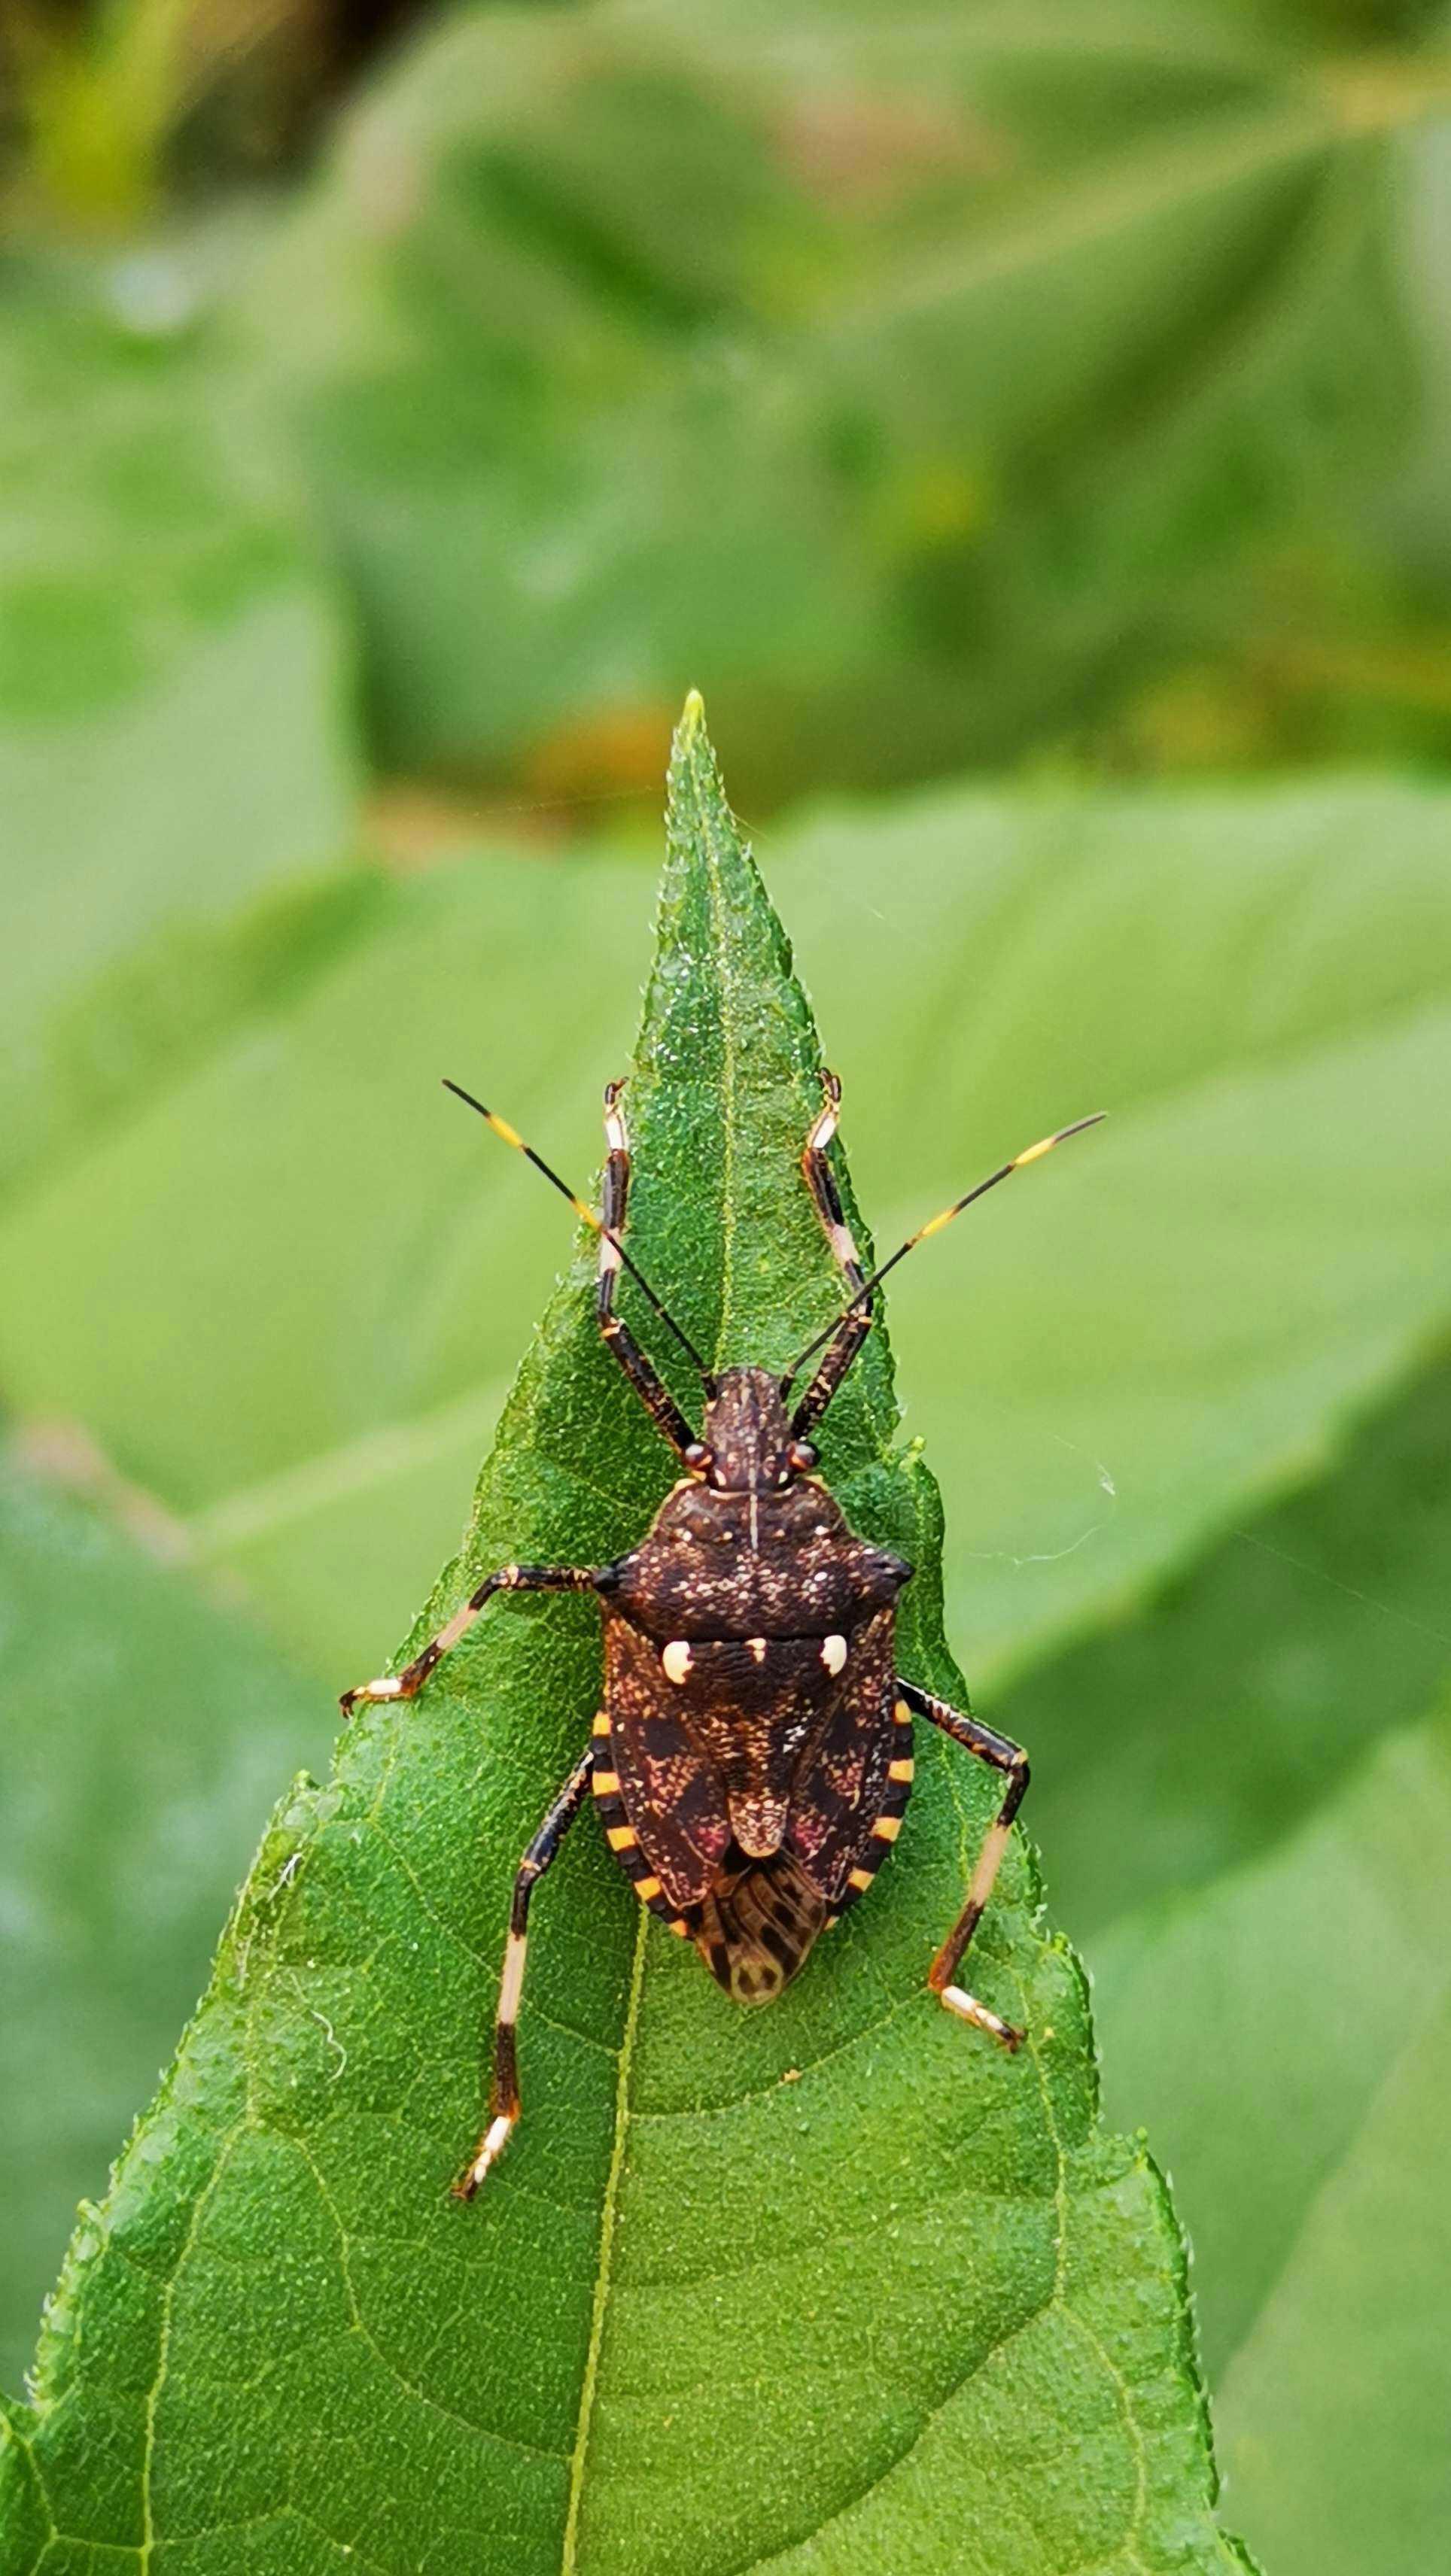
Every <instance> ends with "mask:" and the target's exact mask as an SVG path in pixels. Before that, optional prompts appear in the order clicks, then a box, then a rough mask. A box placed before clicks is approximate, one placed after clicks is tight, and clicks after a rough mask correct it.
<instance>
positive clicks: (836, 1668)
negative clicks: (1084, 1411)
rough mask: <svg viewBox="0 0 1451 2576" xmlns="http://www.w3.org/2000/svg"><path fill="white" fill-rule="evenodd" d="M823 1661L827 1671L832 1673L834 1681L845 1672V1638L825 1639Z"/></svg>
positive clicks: (822, 1647)
mask: <svg viewBox="0 0 1451 2576" xmlns="http://www.w3.org/2000/svg"><path fill="white" fill-rule="evenodd" d="M821 1660H822V1662H823V1663H824V1664H825V1666H826V1669H827V1671H828V1672H829V1673H830V1675H831V1677H832V1679H833V1681H834V1680H835V1679H836V1676H837V1674H838V1673H839V1672H842V1671H844V1669H845V1666H846V1639H845V1637H823V1638H822V1640H821Z"/></svg>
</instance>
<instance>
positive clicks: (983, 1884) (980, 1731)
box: [897, 1681, 1028, 2049]
mask: <svg viewBox="0 0 1451 2576" xmlns="http://www.w3.org/2000/svg"><path fill="white" fill-rule="evenodd" d="M897 1688H898V1690H899V1691H900V1692H901V1694H902V1697H903V1699H904V1700H905V1701H906V1702H907V1705H908V1707H909V1708H913V1709H915V1710H916V1711H917V1714H918V1715H919V1717H930V1718H931V1720H932V1723H933V1725H934V1726H940V1727H941V1728H942V1731H943V1733H944V1734H945V1735H950V1736H951V1737H952V1738H953V1740H954V1742H955V1743H957V1744H962V1745H965V1746H966V1748H967V1750H968V1752H969V1753H975V1754H976V1755H977V1758H978V1760H979V1761H980V1762H990V1763H991V1764H992V1767H993V1769H994V1770H995V1771H1002V1772H1005V1773H1006V1774H1007V1783H1008V1785H1007V1788H1006V1790H1005V1791H1004V1793H1003V1803H1002V1805H1001V1806H1000V1807H999V1809H998V1812H997V1814H996V1815H995V1816H994V1818H993V1821H992V1823H991V1824H990V1825H989V1827H988V1829H987V1832H986V1833H985V1834H984V1836H983V1838H982V1849H981V1851H980V1852H979V1853H978V1856H977V1865H976V1867H975V1868H974V1870H973V1873H972V1877H971V1879H970V1880H969V1882H968V1890H967V1896H966V1899H965V1901H964V1904H963V1908H962V1912H961V1913H960V1914H959V1916H958V1918H957V1921H956V1922H955V1923H954V1925H953V1927H952V1930H951V1931H950V1932H949V1933H948V1935H947V1938H946V1940H945V1941H944V1942H943V1944H942V1947H941V1949H940V1950H939V1951H938V1953H937V1956H936V1958H935V1959H934V1960H933V1962H932V1965H931V1967H930V1968H929V1969H928V1971H927V1983H928V1984H929V1986H930V1987H931V1988H932V1991H933V1993H934V1994H936V1995H938V1996H940V1998H941V2000H942V2002H943V2003H944V2004H945V2005H946V2006H947V2009H948V2011H949V2012H955V2013H957V2014H958V2015H959V2016H960V2017H961V2019H962V2020H963V2021H970V2022H974V2023H975V2024H976V2026H977V2028H978V2029H979V2030H985V2031H987V2032H989V2033H990V2035H991V2036H992V2038H994V2039H996V2040H1000V2041H1001V2043H1002V2045H1003V2047H1004V2048H1007V2049H1015V2048H1019V2047H1021V2045H1022V2041H1023V2033H1022V2032H1021V2031H1020V2030H1015V2029H1014V2028H1013V2026H1012V2024H1011V2022H1006V2021H1000V2020H999V2018H998V2016H997V2014H996V2013H995V2012H989V2010H988V2008H987V2006H986V2004H980V2003H979V2002H978V2001H977V1998H976V1996H975V1995H970V1994H967V1993H966V1992H965V1991H964V1989H963V1988H962V1987H961V1986H959V1985H955V1984H954V1983H953V1980H954V1978H955V1976H956V1974H957V1969H958V1964H959V1962H960V1960H961V1958H962V1954H963V1952H964V1950H965V1949H966V1948H967V1945H968V1943H969V1941H970V1940H971V1939H972V1936H973V1934H974V1932H975V1931H976V1930H977V1927H978V1924H979V1922H980V1921H981V1919H982V1915H983V1911H984V1908H985V1907H986V1905H987V1901H988V1898H989V1897H990V1896H991V1894H992V1892H993V1881H994V1880H995V1878H996V1877H997V1874H998V1868H999V1865H1000V1863H1001V1861H1002V1857H1003V1854H1004V1852H1005V1851H1006V1850H1007V1847H1008V1836H1009V1834H1010V1833H1011V1831H1012V1825H1013V1818H1014V1816H1015V1815H1016V1814H1017V1812H1018V1809H1019V1808H1020V1806H1021V1805H1022V1803H1023V1799H1024V1797H1025V1795H1026V1793H1027V1787H1028V1757H1027V1755H1026V1753H1025V1752H1024V1751H1023V1748H1022V1746H1021V1745H1020V1744H1013V1743H1011V1742H1010V1741H1009V1739H1008V1737H1007V1736H1006V1735H995V1734H994V1733H993V1730H992V1728H991V1727H990V1726H982V1725H980V1724H979V1723H978V1720H977V1719H976V1718H975V1717H966V1716H964V1715H963V1714H962V1712H961V1711H960V1710H958V1709H955V1708H949V1707H948V1704H947V1702H946V1700H943V1699H934V1698H933V1696H932V1693H931V1692H930V1691H925V1690H919V1689H918V1688H917V1685H916V1683H915V1682H904V1681H899V1682H898V1684H897Z"/></svg>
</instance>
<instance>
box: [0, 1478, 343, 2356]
mask: <svg viewBox="0 0 1451 2576" xmlns="http://www.w3.org/2000/svg"><path fill="white" fill-rule="evenodd" d="M132 1522H133V1526H132V1527H131V1528H129V1529H128V1528H126V1527H124V1526H121V1527H118V1526H114V1525H113V1524H112V1522H111V1521H110V1520H109V1519H108V1518H107V1517H106V1516H105V1515H104V1514H103V1513H102V1512H101V1511H99V1510H98V1509H96V1508H94V1507H92V1506H91V1505H89V1504H86V1503H83V1502H81V1501H78V1500H76V1499H75V1498H74V1497H72V1496H70V1495H68V1494H67V1493H66V1492H65V1491H64V1490H63V1488H62V1487H61V1486H60V1485H59V1484H58V1483H57V1482H56V1481H55V1480H54V1478H53V1477H52V1476H46V1475H41V1474H37V1473H35V1472H29V1471H26V1470H24V1469H22V1468H21V1467H19V1466H18V1465H12V1464H10V1463H9V1462H8V1461H7V1462H6V1463H5V1464H4V1465H3V1466H0V1653H3V1657H4V1668H5V1727H4V1732H3V1735H0V1914H3V1919H4V1923H5V1938H6V2009H5V2018H4V2038H3V2057H0V2094H3V2096H4V2100H5V2103H6V2117H5V2124H4V2133H3V2144H0V2201H3V2204H4V2209H5V2230H4V2238H3V2253H0V2378H3V2382H4V2384H6V2385H11V2386H18V2384H19V2380H20V2374H21V2372H22V2370H23V2369H24V2368H25V2366H26V2364H27V2363H28V2361H29V2358H30V2353H31V2348H32V2345H33V2343H34V2340H35V2316H36V2311H37V2309H38V2308H39V2305H40V2300H41V2296H42V2294H43V2292H44V2291H45V2289H46V2288H47V2287H48V2285H49V2283H50V2282H51V2281H52V2280H53V2278H54V2276H55V2270H56V2265H57V2263H58V2262H59V2260H60V2256H61V2253H62V2251H63V2249H64V2246H65V2241H66V2238H67V2236H68V2234H69V2232H70V2229H71V2227H72V2225H73V2223H74V2218H75V2207H76V2202H77V2200H78V2199H79V2198H80V2197H81V2194H82V2193H83V2192H85V2193H91V2192H95V2191H98V2190H99V2189H100V2187H101V2184H102V2183H103V2181H104V2179H105V2174H106V2167H107V2164H108V2161H109V2159H110V2157H111V2156H112V2155H113V2154H114V2152H115V2145H116V2140H117V2138H118V2137H119V2136H120V2135H121V2134H122V2133H123V2132H124V2130H125V2127H126V2124H127V2122H128V2120H129V2119H130V2117H131V2114H132V2112H133V2111H134V2108H135V2105H136V2102H137V2100H138V2098H139V2097H140V2096H141V2095H142V2094H144V2092H145V2090H146V2088H147V2087H148V2086H149V2085H150V2084H152V2083H153V2082H154V2080H155V2076H156V2070H157V2068H158V2066H160V2065H162V2064H164V2063H165V2060H166V2058H167V2056H168V2055H169V2053H170V2051H171V2048H172V2046H173V2044H174V2042H175V2038H176V2032H177V2028H178V2026H179V2024H180V2023H181V2021H182V2020H183V2018H184V2016H185V2015H186V2014H187V2013H188V2012H189V2011H190V2010H191V2007H192V2005H193V2004H194V2002H195V2000H196V1997H197V1995H198V1993H199V1992H200V1990H201V1988H202V1985H203V1984H204V1982H205V1979H206V1974H207V1966H208V1961H209V1958H210V1954H211V1951H212V1947H213V1945H214V1943H215V1939H216V1925H217V1916H218V1912H219V1909H220V1908H221V1907H223V1906H225V1904H226V1902H227V1899H228V1896H229V1894H230V1891H231V1889H232V1888H233V1887H234V1886H235V1884H236V1881H237V1878H238V1875H239V1873H240V1872H241V1871H242V1870H243V1869H244V1868H245V1866H246V1862H247V1858H248V1855H249V1852H250V1849H251V1845H252V1841H253V1838H254V1836H255V1833H256V1820H257V1816H258V1812H259V1810H260V1809H261V1807H262V1806H263V1804H264V1803H265V1801H266V1800H267V1798H268V1797H269V1796H270V1795H271V1794H272V1793H273V1791H274V1789H275V1786H276V1782H277V1780H278V1779H279V1777H281V1776H283V1775H284V1774H285V1772H286V1771H287V1770H288V1769H289V1768H290V1767H292V1766H293V1765H295V1764H296V1763H298V1762H299V1761H301V1760H302V1759H303V1758H304V1757H309V1758H312V1759H314V1760H315V1759H316V1758H317V1757H318V1755H319V1754H321V1753H322V1752H323V1751H324V1750H325V1749H326V1743H327V1733H326V1713H325V1710H324V1708H323V1706H322V1705H321V1704H320V1701H319V1695H318V1692H317V1689H316V1686H315V1685H313V1684H310V1683H304V1682H303V1681H301V1680H300V1679H299V1677H298V1675H297V1674H296V1673H295V1672H294V1671H292V1670H291V1669H290V1668H289V1667H288V1666H287V1665H286V1664H285V1663H283V1662H282V1660H281V1658H280V1657H279V1656H278V1654H277V1653H276V1651H275V1649H274V1648H272V1647H271V1646H270V1645H268V1644H267V1643H266V1642H265V1641H264V1640H263V1639H262V1638H260V1637H258V1636H257V1635H256V1634H255V1633H254V1631H253V1630H252V1628H251V1627H250V1626H249V1624H248V1622H247V1621H246V1620H245V1619H244V1618H242V1617H239V1615H238V1613H237V1612H236V1610H235V1609H234V1608H233V1607H231V1606H230V1605H226V1606H224V1605H223V1604H221V1603H219V1602H217V1601H215V1600H213V1599H211V1598H210V1597H208V1595H207V1593H206V1592H205V1591H203V1590H202V1589H201V1587H199V1586H198V1585H197V1583H196V1582H195V1581H194V1579H193V1578H191V1577H190V1576H188V1575H186V1574H184V1573H182V1572H180V1571H179V1570H178V1569H177V1568H176V1567H175V1566H174V1565H171V1564H167V1563H165V1562H164V1561H160V1559H161V1556H162V1550H161V1548H160V1547H159V1545H158V1541H157V1535H156V1532H155V1529H154V1525H151V1526H148V1525H147V1524H146V1523H145V1522H144V1521H143V1520H142V1519H141V1517H140V1515H139V1514H137V1513H135V1512H134V1511H133V1514H132ZM138 1528H139V1535H138Z"/></svg>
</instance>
